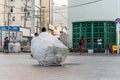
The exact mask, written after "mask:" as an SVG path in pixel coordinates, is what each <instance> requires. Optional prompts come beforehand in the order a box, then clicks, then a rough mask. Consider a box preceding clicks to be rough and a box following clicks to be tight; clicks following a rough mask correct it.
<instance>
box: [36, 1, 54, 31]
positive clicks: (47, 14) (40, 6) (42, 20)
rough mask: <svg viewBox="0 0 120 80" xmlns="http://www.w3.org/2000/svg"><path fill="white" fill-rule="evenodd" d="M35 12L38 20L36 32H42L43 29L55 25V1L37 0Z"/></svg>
mask: <svg viewBox="0 0 120 80" xmlns="http://www.w3.org/2000/svg"><path fill="white" fill-rule="evenodd" d="M35 10H36V11H37V15H38V18H37V19H38V20H36V22H37V23H36V32H40V29H41V27H46V28H47V30H48V28H49V24H53V0H36V1H35Z"/></svg>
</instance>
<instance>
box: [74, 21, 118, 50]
mask: <svg viewBox="0 0 120 80" xmlns="http://www.w3.org/2000/svg"><path fill="white" fill-rule="evenodd" d="M81 36H84V39H85V50H88V49H93V50H94V51H96V50H97V39H98V38H101V39H102V43H103V44H102V45H103V49H105V45H106V41H109V43H110V48H112V45H115V44H116V23H115V21H84V22H73V23H72V39H73V40H72V42H73V50H78V49H79V40H80V37H81Z"/></svg>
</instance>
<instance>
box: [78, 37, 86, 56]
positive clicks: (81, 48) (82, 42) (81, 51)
mask: <svg viewBox="0 0 120 80" xmlns="http://www.w3.org/2000/svg"><path fill="white" fill-rule="evenodd" d="M79 46H80V54H81V53H84V47H85V41H84V36H82V37H81V39H80V41H79Z"/></svg>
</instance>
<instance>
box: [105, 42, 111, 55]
mask: <svg viewBox="0 0 120 80" xmlns="http://www.w3.org/2000/svg"><path fill="white" fill-rule="evenodd" d="M109 46H110V45H109V42H108V41H107V42H106V45H105V54H109V49H110V47H109Z"/></svg>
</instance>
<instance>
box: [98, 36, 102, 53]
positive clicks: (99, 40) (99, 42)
mask: <svg viewBox="0 0 120 80" xmlns="http://www.w3.org/2000/svg"><path fill="white" fill-rule="evenodd" d="M97 49H98V52H102V50H103V47H102V39H101V38H98V39H97Z"/></svg>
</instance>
